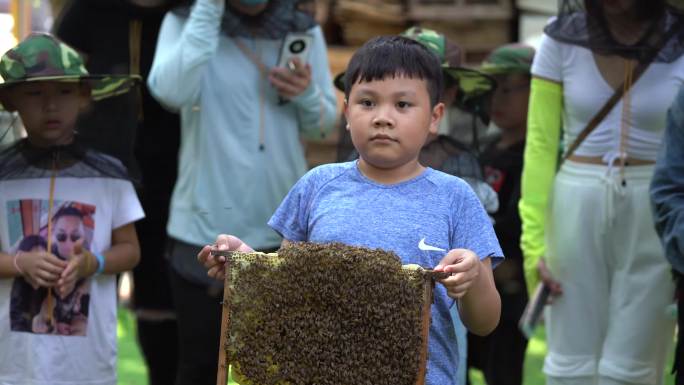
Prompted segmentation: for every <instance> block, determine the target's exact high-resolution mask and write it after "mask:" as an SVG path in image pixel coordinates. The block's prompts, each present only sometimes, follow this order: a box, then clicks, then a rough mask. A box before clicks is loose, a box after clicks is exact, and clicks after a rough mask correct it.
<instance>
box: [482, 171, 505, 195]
mask: <svg viewBox="0 0 684 385" xmlns="http://www.w3.org/2000/svg"><path fill="white" fill-rule="evenodd" d="M484 171H485V180H486V181H487V183H489V185H490V186H492V188H493V189H494V191H496V192H501V189H502V188H503V185H504V183H505V182H506V173H505V172H504V171H502V170H499V169H497V168H494V167H491V166H485V168H484Z"/></svg>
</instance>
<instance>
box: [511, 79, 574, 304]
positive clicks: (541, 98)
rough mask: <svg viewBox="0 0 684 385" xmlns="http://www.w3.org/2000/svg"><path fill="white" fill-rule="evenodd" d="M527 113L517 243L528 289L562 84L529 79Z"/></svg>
mask: <svg viewBox="0 0 684 385" xmlns="http://www.w3.org/2000/svg"><path fill="white" fill-rule="evenodd" d="M531 87H532V89H531V92H530V103H529V110H528V114H527V139H526V144H525V158H524V166H523V173H522V182H521V183H522V186H521V198H520V203H519V207H518V208H519V210H520V218H521V220H522V236H521V238H520V247H521V249H522V252H523V256H524V266H525V278H526V280H527V287H528V290H529V292H530V293H533V292H534V288H535V287H536V286H537V284H538V281H539V276H538V274H537V263H538V262H539V259H540V258H541V257H543V256H544V254H545V252H546V250H545V237H544V230H545V228H546V216H547V214H548V201H549V196H550V194H551V190H552V187H553V180H554V177H555V174H556V167H557V163H558V151H559V145H560V130H561V117H562V108H563V88H562V85H561V84H560V83H556V82H553V81H550V80H545V79H541V78H536V77H535V78H533V79H532V85H531Z"/></svg>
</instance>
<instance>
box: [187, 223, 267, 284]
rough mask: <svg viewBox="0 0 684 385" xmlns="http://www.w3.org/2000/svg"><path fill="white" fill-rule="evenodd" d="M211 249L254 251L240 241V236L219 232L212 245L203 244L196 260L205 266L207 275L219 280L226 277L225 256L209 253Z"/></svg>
mask: <svg viewBox="0 0 684 385" xmlns="http://www.w3.org/2000/svg"><path fill="white" fill-rule="evenodd" d="M212 250H228V251H244V252H252V251H254V249H252V248H251V247H250V246H249V245H247V244H246V243H244V242H242V240H241V239H240V238H238V237H236V236H234V235H227V234H219V236H218V237H216V242H215V243H214V244H213V245H206V246H204V247H203V248H202V250H200V252H199V253H198V254H197V260H198V261H199V262H200V263H201V264H203V265H204V267H206V268H207V275H208V276H210V277H212V278H214V279H217V280H220V281H222V280H224V279H225V278H226V267H225V263H226V257H223V256H214V255H212V254H211V251H212Z"/></svg>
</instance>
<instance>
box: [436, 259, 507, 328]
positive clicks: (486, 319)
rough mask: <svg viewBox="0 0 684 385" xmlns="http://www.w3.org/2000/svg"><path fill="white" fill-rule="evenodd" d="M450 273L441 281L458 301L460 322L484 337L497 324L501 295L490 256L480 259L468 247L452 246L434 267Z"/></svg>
mask: <svg viewBox="0 0 684 385" xmlns="http://www.w3.org/2000/svg"><path fill="white" fill-rule="evenodd" d="M435 270H437V271H445V272H448V273H452V275H451V276H450V277H448V278H446V279H443V280H441V281H440V283H441V284H443V285H444V287H445V288H446V289H447V295H449V297H451V298H454V299H458V300H459V314H460V315H461V321H463V325H465V327H466V328H467V329H468V331H470V332H471V333H473V334H476V335H479V336H485V335H487V334H489V333H491V332H492V331H493V330H494V329H495V328H496V326H497V325H498V324H499V318H500V317H501V298H500V297H499V292H498V291H497V290H496V285H495V284H494V276H493V274H492V261H491V258H484V259H482V260H480V258H479V257H478V256H477V254H475V253H474V252H472V251H471V250H467V249H454V250H451V251H449V253H448V254H447V255H446V256H445V257H444V258H443V259H442V261H441V262H440V263H439V265H437V266H436V267H435Z"/></svg>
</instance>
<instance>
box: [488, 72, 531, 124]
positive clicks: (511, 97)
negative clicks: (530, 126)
mask: <svg viewBox="0 0 684 385" xmlns="http://www.w3.org/2000/svg"><path fill="white" fill-rule="evenodd" d="M496 81H497V87H496V89H495V90H494V94H493V95H492V106H491V116H492V120H493V121H494V124H496V125H497V127H499V128H501V129H502V130H511V129H517V128H520V127H524V126H525V125H526V124H527V103H528V100H529V98H530V79H529V77H528V76H526V75H524V74H510V75H501V76H497V77H496Z"/></svg>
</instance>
